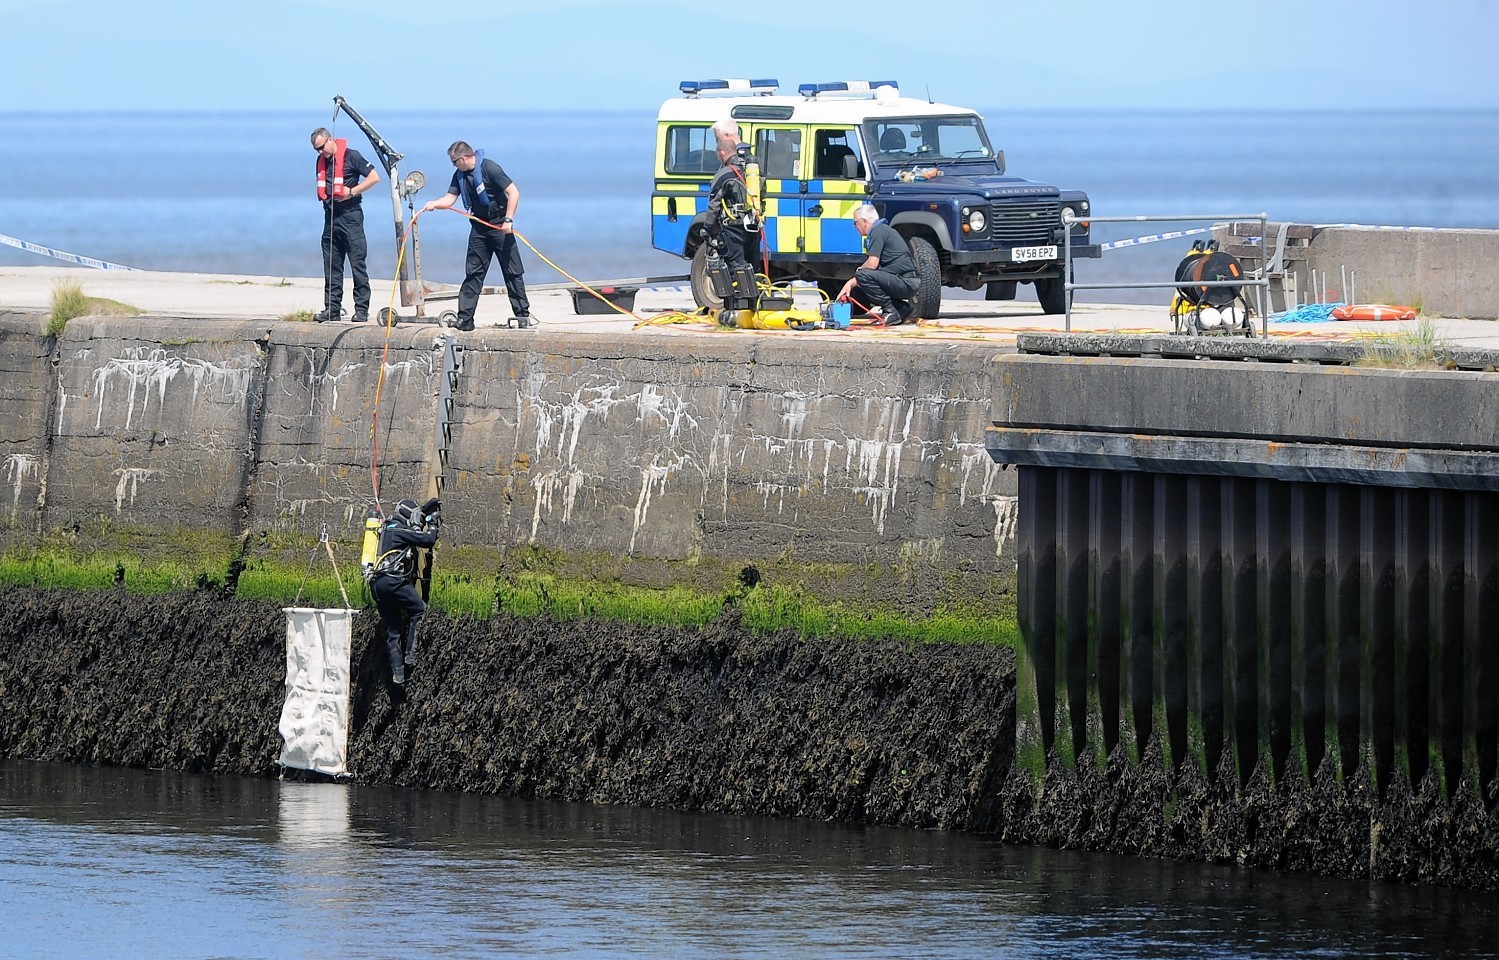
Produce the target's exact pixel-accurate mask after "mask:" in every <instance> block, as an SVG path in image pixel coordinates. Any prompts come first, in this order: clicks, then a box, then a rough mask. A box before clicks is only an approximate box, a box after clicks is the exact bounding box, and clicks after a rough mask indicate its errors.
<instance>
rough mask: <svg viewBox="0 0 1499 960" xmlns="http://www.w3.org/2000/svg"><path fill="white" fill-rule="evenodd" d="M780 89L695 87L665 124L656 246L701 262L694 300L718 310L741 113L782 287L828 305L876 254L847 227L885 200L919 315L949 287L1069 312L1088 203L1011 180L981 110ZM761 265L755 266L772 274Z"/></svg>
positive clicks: (723, 84) (661, 123)
mask: <svg viewBox="0 0 1499 960" xmlns="http://www.w3.org/2000/svg"><path fill="white" fill-rule="evenodd" d="M779 87H780V85H779V84H778V83H777V82H776V81H775V80H700V81H685V82H683V83H682V85H681V92H682V96H680V97H674V98H672V99H670V100H667V101H666V102H665V103H663V104H662V105H661V110H660V113H659V115H658V117H657V124H656V161H655V189H654V191H653V192H652V194H651V238H652V245H653V246H654V247H655V248H656V249H658V250H664V251H666V252H668V253H672V254H676V255H677V256H680V257H684V258H686V259H689V260H691V261H692V269H691V279H692V294H693V299H695V300H696V301H697V304H698V305H699V306H700V307H715V308H716V307H718V306H719V305H720V303H721V298H719V297H718V295H717V293H716V292H715V290H714V287H713V284H712V283H711V282H710V278H709V275H708V252H709V251H708V244H707V243H706V242H705V239H706V238H705V231H704V229H703V224H704V221H705V219H706V216H707V205H708V204H707V200H708V188H709V184H710V182H711V181H712V179H713V174H714V172H715V171H716V170H717V169H718V166H719V161H718V156H717V154H716V152H715V147H716V144H715V142H714V138H713V131H712V129H711V128H712V125H713V124H714V122H716V121H718V120H723V119H732V120H733V121H735V122H736V123H737V124H738V125H739V132H740V136H741V137H742V139H743V140H744V141H745V142H746V143H747V144H749V145H750V147H751V149H752V151H753V155H754V157H755V159H756V161H757V162H758V165H759V173H760V183H761V191H762V192H761V196H760V204H759V206H760V209H761V212H762V214H763V216H762V217H761V225H762V227H761V228H762V231H763V233H762V236H761V248H762V257H763V258H764V259H765V260H766V261H768V274H769V277H770V279H771V280H772V281H783V280H794V279H799V280H810V281H815V282H816V283H817V285H818V286H819V287H821V288H822V289H823V290H824V291H825V292H826V293H827V294H828V295H829V296H832V295H834V294H836V293H837V292H838V290H839V288H840V287H841V286H842V285H843V282H844V281H845V280H847V279H848V278H849V277H851V276H853V274H854V270H855V268H856V267H857V266H858V265H859V263H860V262H861V261H862V260H863V259H864V245H863V238H862V237H860V236H859V233H858V231H856V230H855V229H854V224H853V221H852V220H851V219H850V217H851V215H852V213H853V211H854V209H855V208H856V207H858V206H859V205H860V204H863V203H871V204H873V205H874V206H875V207H876V208H877V209H878V210H879V211H880V213H881V215H882V216H883V217H884V218H885V219H886V221H888V222H889V223H890V225H891V226H893V227H894V228H895V229H896V230H897V231H898V232H899V233H900V234H901V235H902V236H903V237H905V238H906V241H907V243H908V244H909V245H910V247H911V254H912V256H913V257H914V258H915V260H916V266H917V271H918V273H919V274H920V284H921V285H920V289H919V290H918V291H917V294H916V296H915V297H914V298H913V303H914V305H915V308H916V313H917V315H918V316H920V317H926V318H931V317H936V316H937V315H938V311H939V310H940V308H941V303H942V287H944V286H949V287H961V288H963V289H964V290H977V289H979V288H980V287H983V286H985V285H987V290H986V296H987V298H988V299H991V300H1012V299H1014V297H1015V287H1016V284H1018V283H1033V284H1035V285H1036V296H1037V299H1038V300H1040V302H1041V307H1042V309H1044V310H1045V311H1046V312H1047V313H1062V312H1063V311H1064V310H1065V309H1066V306H1067V304H1066V302H1065V288H1064V286H1063V281H1062V271H1063V269H1064V267H1063V253H1064V251H1063V250H1062V247H1061V244H1062V242H1063V237H1064V231H1063V229H1062V216H1063V214H1064V212H1066V213H1070V214H1071V216H1072V217H1073V218H1075V219H1077V220H1079V221H1080V222H1078V223H1076V224H1075V225H1074V227H1073V229H1072V233H1071V241H1072V256H1073V257H1074V258H1078V257H1097V256H1099V247H1098V246H1097V245H1096V244H1094V243H1093V242H1092V240H1091V237H1090V234H1089V230H1088V224H1087V222H1086V217H1087V216H1088V213H1089V210H1088V197H1087V194H1084V193H1081V192H1078V191H1075V190H1059V189H1058V188H1056V187H1053V186H1050V185H1048V184H1044V183H1037V182H1035V181H1031V180H1022V179H1020V178H1018V177H1011V176H1006V175H1005V158H1004V151H1002V150H995V149H994V148H993V147H992V146H991V145H990V142H989V137H988V135H987V133H985V131H984V122H983V120H982V119H981V118H980V117H979V115H978V114H977V113H975V112H974V111H972V110H968V109H965V108H962V107H953V106H947V105H945V104H940V103H931V102H928V101H926V100H921V99H916V98H911V97H902V96H900V94H899V90H898V87H897V85H896V83H895V82H893V81H845V82H838V83H817V84H803V85H802V86H800V87H799V88H798V91H797V95H795V96H784V95H779V94H778V93H777V90H778V89H779ZM763 266H764V264H757V267H761V268H763Z"/></svg>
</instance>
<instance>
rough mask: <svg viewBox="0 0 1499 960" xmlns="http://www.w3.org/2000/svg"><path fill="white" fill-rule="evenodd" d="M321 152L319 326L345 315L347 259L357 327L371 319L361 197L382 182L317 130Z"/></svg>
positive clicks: (340, 142)
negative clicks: (321, 288) (352, 281)
mask: <svg viewBox="0 0 1499 960" xmlns="http://www.w3.org/2000/svg"><path fill="white" fill-rule="evenodd" d="M312 149H314V150H316V151H317V195H318V199H319V200H321V201H323V310H322V312H321V313H319V314H318V315H317V317H316V320H317V321H318V323H322V322H324V321H326V320H337V319H338V318H339V316H340V314H341V313H342V312H343V308H342V303H343V296H344V259H345V258H348V261H349V272H350V273H352V274H353V276H354V316H353V317H352V318H351V319H352V320H353V321H354V322H355V323H363V322H364V321H366V320H368V319H369V318H370V274H369V270H368V269H366V267H365V253H366V251H367V245H366V243H365V239H364V210H363V208H362V207H361V205H360V200H359V195H360V194H361V193H364V192H365V191H367V190H369V189H370V188H371V187H373V186H374V185H375V184H377V183H379V182H380V174H379V173H378V172H376V170H375V165H374V164H372V163H370V162H369V161H368V160H366V159H364V157H363V156H361V155H360V153H359V151H358V150H354V149H352V148H351V147H349V142H348V141H347V140H345V139H343V138H342V137H339V138H336V139H335V138H334V136H333V134H331V133H329V132H328V129H327V128H326V127H318V128H317V129H316V130H314V131H312Z"/></svg>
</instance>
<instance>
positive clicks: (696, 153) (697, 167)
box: [666, 126, 718, 174]
mask: <svg viewBox="0 0 1499 960" xmlns="http://www.w3.org/2000/svg"><path fill="white" fill-rule="evenodd" d="M717 169H718V149H717V144H716V143H715V142H714V140H713V128H712V127H707V126H703V127H688V126H673V127H667V128H666V172H667V173H688V174H704V173H709V174H711V173H713V172H715V171H716V170H717Z"/></svg>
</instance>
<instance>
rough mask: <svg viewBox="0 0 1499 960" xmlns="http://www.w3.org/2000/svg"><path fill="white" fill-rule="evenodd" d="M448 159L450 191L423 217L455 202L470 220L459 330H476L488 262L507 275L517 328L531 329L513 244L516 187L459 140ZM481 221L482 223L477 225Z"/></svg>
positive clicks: (427, 206)
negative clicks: (494, 262)
mask: <svg viewBox="0 0 1499 960" xmlns="http://www.w3.org/2000/svg"><path fill="white" fill-rule="evenodd" d="M448 159H449V160H452V161H453V166H454V167H457V169H456V170H454V171H453V181H452V182H451V183H450V184H448V192H447V194H446V195H445V196H443V197H442V198H440V199H438V200H428V201H427V203H426V204H425V205H424V206H423V207H422V212H423V213H425V212H427V211H429V210H446V209H447V208H448V207H451V206H452V205H453V204H454V203H455V202H457V200H458V198H459V197H460V196H461V197H462V198H463V206H464V207H465V208H466V209H467V210H468V212H469V213H471V214H472V215H473V216H474V219H472V220H470V221H469V230H468V256H467V257H466V258H465V260H464V263H463V286H461V287H459V288H458V324H457V329H459V330H472V329H474V311H475V310H476V309H477V308H478V306H479V292H480V291H481V290H483V289H484V276H485V274H487V273H488V272H489V260H490V257H494V258H495V259H496V260H498V261H499V262H500V272H501V273H503V274H504V275H505V293H506V295H508V296H509V297H510V309H511V310H513V311H515V320H516V324H517V326H521V327H529V326H530V325H531V301H530V300H528V299H527V298H526V281H525V272H526V267H525V264H523V263H521V259H520V243H519V241H517V240H516V239H515V211H516V208H517V207H519V206H520V188H519V187H517V186H516V185H515V181H513V180H511V179H510V177H509V176H508V175H507V174H506V173H505V168H504V167H501V166H500V165H499V164H498V163H495V162H494V161H493V160H487V159H485V157H484V151H483V150H477V151H476V150H475V149H474V148H473V147H471V146H469V145H468V144H466V143H464V142H463V141H462V140H458V141H455V142H454V143H453V145H452V146H451V147H448ZM480 221H484V222H483V223H481V222H480Z"/></svg>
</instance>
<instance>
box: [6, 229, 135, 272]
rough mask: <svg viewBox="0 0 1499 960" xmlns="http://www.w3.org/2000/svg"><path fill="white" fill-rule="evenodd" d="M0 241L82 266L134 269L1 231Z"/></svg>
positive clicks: (102, 268)
mask: <svg viewBox="0 0 1499 960" xmlns="http://www.w3.org/2000/svg"><path fill="white" fill-rule="evenodd" d="M0 243H3V244H5V245H7V246H11V247H15V248H16V249H17V250H26V251H29V252H31V253H39V254H41V255H42V256H44V257H52V258H54V259H56V260H65V261H67V262H68V263H76V264H78V265H79V266H84V267H93V268H94V269H96V270H134V269H135V268H134V267H127V266H125V265H124V264H120V263H110V262H109V261H108V260H95V259H94V258H93V257H83V256H79V255H78V254H76V253H68V252H67V251H66V250H54V249H52V248H51V247H44V246H42V245H41V244H39V243H32V242H31V241H30V240H18V239H16V238H15V237H9V236H6V235H5V234H3V233H0Z"/></svg>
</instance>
